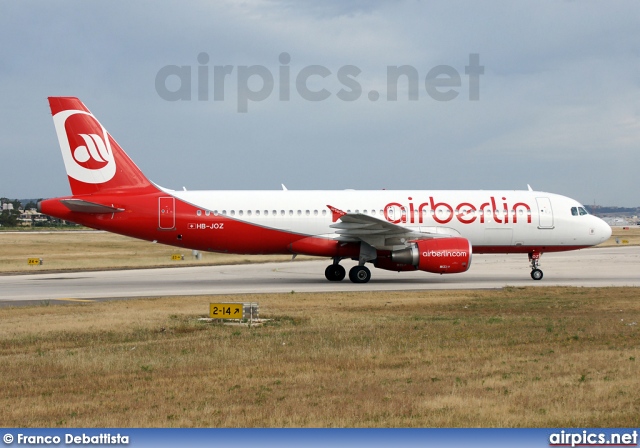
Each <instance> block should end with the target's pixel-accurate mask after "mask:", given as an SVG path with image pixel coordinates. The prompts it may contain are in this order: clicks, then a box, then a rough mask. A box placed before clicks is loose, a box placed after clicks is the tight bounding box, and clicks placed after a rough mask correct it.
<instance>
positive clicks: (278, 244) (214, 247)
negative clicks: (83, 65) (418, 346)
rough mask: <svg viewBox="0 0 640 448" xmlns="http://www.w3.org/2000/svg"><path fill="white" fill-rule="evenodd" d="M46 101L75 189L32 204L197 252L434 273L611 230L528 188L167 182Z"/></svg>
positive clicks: (85, 116) (534, 254) (76, 108)
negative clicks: (261, 187) (306, 187)
mask: <svg viewBox="0 0 640 448" xmlns="http://www.w3.org/2000/svg"><path fill="white" fill-rule="evenodd" d="M49 101H50V105H51V109H52V114H53V118H54V124H55V127H56V131H57V134H58V140H59V143H60V147H61V150H62V154H63V160H64V162H65V167H66V170H67V175H68V177H69V182H70V185H71V189H72V196H68V197H64V198H55V199H48V200H44V201H42V202H41V203H40V204H39V206H40V209H41V211H42V212H43V213H46V214H48V215H51V216H55V217H58V218H61V219H65V220H69V221H73V222H76V223H79V224H83V225H86V226H89V227H92V228H96V229H102V230H107V231H110V232H115V233H119V234H123V235H128V236H132V237H136V238H141V239H145V240H149V241H157V242H160V243H164V244H169V245H173V246H179V247H184V248H189V249H196V250H202V251H213V252H229V253H243V254H305V255H317V256H323V257H330V258H333V260H334V264H333V266H334V267H335V266H337V265H338V263H339V261H340V260H341V259H343V258H354V259H358V260H359V261H360V263H359V265H360V266H363V265H364V264H365V263H373V264H374V265H375V266H377V267H380V268H383V269H391V270H398V271H401V270H413V269H421V270H426V271H429V272H438V273H448V272H452V273H453V272H463V271H465V270H467V269H468V268H469V265H470V262H471V252H472V251H473V252H476V253H527V254H529V256H530V258H533V259H535V260H536V263H535V266H534V265H532V266H533V267H534V268H536V266H537V258H538V257H539V255H540V254H541V253H543V252H553V251H565V250H574V249H581V248H585V247H589V246H594V245H596V244H599V243H601V242H603V241H605V240H606V239H607V238H609V236H610V235H611V229H610V227H609V226H608V225H607V224H606V223H605V222H604V221H602V220H600V219H599V218H597V217H595V216H592V215H589V214H588V213H586V211H585V210H584V208H583V207H582V205H581V204H579V203H578V202H577V201H575V200H573V199H570V198H567V197H564V196H560V195H556V194H551V193H542V192H537V191H531V190H524V191H515V190H514V191H511V190H509V191H489V190H487V191H484V190H480V191H477V190H473V191H472V190H461V191H457V190H452V191H437V190H433V191H430V190H426V191H425V190H402V191H391V190H369V191H364V190H363V191H357V190H344V191H342V190H340V191H338V190H328V191H325V190H323V191H294V190H286V189H283V190H275V191H250V190H247V191H244V190H242V191H173V190H168V189H165V188H162V187H159V186H157V185H155V184H153V183H152V182H150V181H149V180H148V179H147V178H146V177H145V176H144V174H142V172H141V171H140V170H139V169H138V168H137V166H136V165H135V164H134V163H133V162H132V161H131V159H130V158H129V157H128V156H127V155H126V153H125V152H124V151H123V150H122V149H121V148H120V146H119V145H118V144H117V143H116V142H115V140H114V139H113V138H112V137H111V136H110V135H109V134H108V133H107V131H106V130H105V129H104V127H102V125H101V124H100V123H99V122H98V121H97V120H96V119H95V117H94V116H93V115H92V114H91V113H90V112H89V110H88V109H87V108H86V107H85V106H84V105H83V104H82V103H81V102H80V101H79V100H78V99H77V98H50V99H49ZM463 253H464V256H463V255H460V254H463ZM432 260H435V261H432ZM438 263H439V264H438ZM330 267H331V266H330ZM330 267H329V268H330ZM329 268H327V269H328V270H329ZM336 269H338V270H339V269H341V267H340V266H337V268H336ZM365 270H366V268H365ZM367 271H368V270H367ZM326 275H327V278H329V279H331V280H339V279H341V278H330V274H328V273H326ZM354 276H355V274H354ZM532 276H533V275H532ZM540 276H541V273H540ZM338 277H340V275H338ZM342 277H344V273H342ZM350 277H352V276H351V274H350ZM357 278H359V277H357V276H356V277H355V280H354V277H352V280H353V281H359V280H357ZM360 278H361V279H362V280H363V281H368V277H367V278H365V276H364V275H362V276H361V277H360Z"/></svg>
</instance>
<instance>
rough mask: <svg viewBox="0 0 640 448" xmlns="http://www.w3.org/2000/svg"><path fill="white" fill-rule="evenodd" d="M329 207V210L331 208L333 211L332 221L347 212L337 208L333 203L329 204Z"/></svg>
mask: <svg viewBox="0 0 640 448" xmlns="http://www.w3.org/2000/svg"><path fill="white" fill-rule="evenodd" d="M327 208H328V209H329V210H331V213H332V216H331V221H332V222H336V221H337V220H338V219H340V218H342V217H343V216H344V215H346V214H347V213H346V212H343V211H342V210H340V209H339V208H335V207H334V206H333V205H329V204H327Z"/></svg>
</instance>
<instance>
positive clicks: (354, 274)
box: [349, 266, 371, 283]
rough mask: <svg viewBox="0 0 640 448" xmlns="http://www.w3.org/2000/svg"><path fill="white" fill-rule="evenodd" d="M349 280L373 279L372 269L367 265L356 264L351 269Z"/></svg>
mask: <svg viewBox="0 0 640 448" xmlns="http://www.w3.org/2000/svg"><path fill="white" fill-rule="evenodd" d="M349 280H351V281H352V282H353V283H367V282H368V281H369V280H371V271H370V270H369V268H367V267H366V266H354V267H352V268H351V269H350V270H349Z"/></svg>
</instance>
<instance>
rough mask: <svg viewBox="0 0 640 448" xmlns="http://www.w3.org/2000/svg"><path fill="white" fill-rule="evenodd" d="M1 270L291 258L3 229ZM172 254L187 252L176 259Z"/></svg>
mask: <svg viewBox="0 0 640 448" xmlns="http://www.w3.org/2000/svg"><path fill="white" fill-rule="evenodd" d="M0 247H2V257H0V272H4V273H10V272H43V271H52V270H53V271H58V270H84V269H124V268H145V267H155V266H186V265H198V266H202V265H213V264H237V263H254V262H255V263H259V262H265V261H285V260H290V259H291V257H290V256H286V255H273V256H271V255H233V254H216V253H209V252H207V253H202V259H201V260H199V261H197V260H196V259H195V258H194V257H193V255H192V251H191V250H188V249H180V248H177V247H171V246H166V245H164V244H154V243H151V242H148V241H142V240H138V239H134V238H129V237H126V236H121V235H116V234H113V233H106V232H95V231H88V232H78V231H72V232H51V233H44V232H20V233H7V232H0ZM173 254H182V255H184V261H174V260H172V259H171V256H172V255H173ZM29 258H42V259H43V260H44V264H43V265H42V266H29V265H28V264H27V260H28V259H29Z"/></svg>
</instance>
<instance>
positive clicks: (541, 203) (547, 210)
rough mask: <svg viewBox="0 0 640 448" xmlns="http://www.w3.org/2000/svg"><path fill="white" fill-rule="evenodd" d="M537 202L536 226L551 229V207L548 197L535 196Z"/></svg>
mask: <svg viewBox="0 0 640 448" xmlns="http://www.w3.org/2000/svg"><path fill="white" fill-rule="evenodd" d="M536 202H537V203H538V219H539V222H538V228H539V229H553V209H552V208H551V200H550V199H549V198H536Z"/></svg>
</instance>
